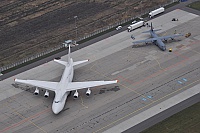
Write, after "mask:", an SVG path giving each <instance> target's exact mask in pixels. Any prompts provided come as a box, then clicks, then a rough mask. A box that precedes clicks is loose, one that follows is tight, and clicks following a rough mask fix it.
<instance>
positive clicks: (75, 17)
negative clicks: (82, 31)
mask: <svg viewBox="0 0 200 133" xmlns="http://www.w3.org/2000/svg"><path fill="white" fill-rule="evenodd" d="M77 18H78V16H74V19H75V30H76V36H75V45H76V40H77V32H78V31H77V30H78V29H77V25H76V21H77V20H76V19H77Z"/></svg>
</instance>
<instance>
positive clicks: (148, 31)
mask: <svg viewBox="0 0 200 133" xmlns="http://www.w3.org/2000/svg"><path fill="white" fill-rule="evenodd" d="M149 32H150V30H148V31H143V32H142V33H149Z"/></svg>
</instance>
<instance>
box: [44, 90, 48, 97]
mask: <svg viewBox="0 0 200 133" xmlns="http://www.w3.org/2000/svg"><path fill="white" fill-rule="evenodd" d="M44 97H46V98H47V97H49V91H47V90H46V92H45V93H44Z"/></svg>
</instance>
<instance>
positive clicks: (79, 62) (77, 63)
mask: <svg viewBox="0 0 200 133" xmlns="http://www.w3.org/2000/svg"><path fill="white" fill-rule="evenodd" d="M88 61H89V60H82V61H76V62H74V63H73V66H76V65H79V64H82V63H85V62H88Z"/></svg>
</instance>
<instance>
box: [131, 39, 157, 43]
mask: <svg viewBox="0 0 200 133" xmlns="http://www.w3.org/2000/svg"><path fill="white" fill-rule="evenodd" d="M156 40H157V38H149V39H145V40H140V41H135V42H133V44H138V43H148V42H154V41H156Z"/></svg>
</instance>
